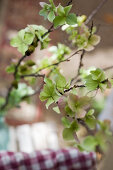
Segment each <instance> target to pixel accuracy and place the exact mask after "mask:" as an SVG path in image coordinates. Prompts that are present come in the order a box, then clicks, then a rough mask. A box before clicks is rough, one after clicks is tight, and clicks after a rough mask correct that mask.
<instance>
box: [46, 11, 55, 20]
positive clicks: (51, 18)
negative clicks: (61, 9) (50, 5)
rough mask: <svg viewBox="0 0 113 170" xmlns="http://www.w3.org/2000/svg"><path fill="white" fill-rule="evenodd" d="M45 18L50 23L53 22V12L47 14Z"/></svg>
mask: <svg viewBox="0 0 113 170" xmlns="http://www.w3.org/2000/svg"><path fill="white" fill-rule="evenodd" d="M47 18H48V20H49V21H50V22H53V20H54V19H55V14H54V12H53V11H51V12H50V13H49V14H48V16H47Z"/></svg>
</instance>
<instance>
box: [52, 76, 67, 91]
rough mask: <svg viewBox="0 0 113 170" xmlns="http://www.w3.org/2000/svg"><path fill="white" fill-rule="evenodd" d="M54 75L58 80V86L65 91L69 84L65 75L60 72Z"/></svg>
mask: <svg viewBox="0 0 113 170" xmlns="http://www.w3.org/2000/svg"><path fill="white" fill-rule="evenodd" d="M54 77H55V82H56V88H57V89H58V90H59V91H61V92H62V93H63V92H64V89H65V87H66V84H67V83H66V79H65V77H64V76H63V75H61V74H60V73H58V74H56V75H55V76H54Z"/></svg>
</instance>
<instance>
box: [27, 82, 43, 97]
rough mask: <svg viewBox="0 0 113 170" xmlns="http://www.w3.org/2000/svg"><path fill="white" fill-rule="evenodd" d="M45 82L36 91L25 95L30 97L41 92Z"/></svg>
mask: <svg viewBox="0 0 113 170" xmlns="http://www.w3.org/2000/svg"><path fill="white" fill-rule="evenodd" d="M43 85H44V82H43V83H42V84H41V85H40V86H39V87H38V88H37V89H36V90H35V91H34V93H32V94H30V95H26V96H24V98H28V97H33V96H35V95H36V94H38V93H40V91H41V89H42V88H43Z"/></svg>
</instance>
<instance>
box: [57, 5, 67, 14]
mask: <svg viewBox="0 0 113 170" xmlns="http://www.w3.org/2000/svg"><path fill="white" fill-rule="evenodd" d="M57 14H58V15H59V16H64V15H65V11H64V7H63V6H61V5H60V4H59V6H58V7H57Z"/></svg>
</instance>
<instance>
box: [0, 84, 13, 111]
mask: <svg viewBox="0 0 113 170" xmlns="http://www.w3.org/2000/svg"><path fill="white" fill-rule="evenodd" d="M12 89H13V84H11V85H10V87H9V89H8V92H7V95H6V99H5V103H4V104H3V106H2V107H1V108H0V109H1V110H3V109H4V108H5V107H6V106H7V105H8V102H9V97H10V94H11V91H12Z"/></svg>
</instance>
